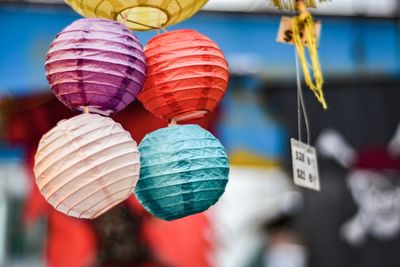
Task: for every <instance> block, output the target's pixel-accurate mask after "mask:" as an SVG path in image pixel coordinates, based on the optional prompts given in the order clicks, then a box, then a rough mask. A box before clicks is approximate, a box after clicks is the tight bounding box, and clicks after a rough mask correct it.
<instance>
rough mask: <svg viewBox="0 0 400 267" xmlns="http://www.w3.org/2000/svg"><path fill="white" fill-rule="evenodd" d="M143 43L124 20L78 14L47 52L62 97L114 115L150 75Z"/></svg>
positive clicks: (79, 106)
mask: <svg viewBox="0 0 400 267" xmlns="http://www.w3.org/2000/svg"><path fill="white" fill-rule="evenodd" d="M145 62H146V60H145V55H144V53H143V47H142V45H141V44H140V43H139V41H138V39H137V38H136V36H135V35H134V34H133V33H131V32H130V31H129V29H127V28H126V27H125V26H124V25H122V24H120V23H118V22H116V21H111V20H105V19H79V20H77V21H75V22H73V23H72V24H71V25H69V26H68V27H66V28H65V29H64V30H63V31H62V32H60V33H59V34H58V35H57V37H56V38H55V40H54V41H53V43H52V44H51V46H50V49H49V51H48V53H47V56H46V76H47V80H48V82H49V84H50V86H51V89H52V90H53V92H54V93H55V95H56V96H57V98H58V99H59V100H60V101H61V102H63V103H64V104H65V105H66V106H68V107H69V108H71V109H73V110H83V107H85V106H86V107H89V109H90V111H91V112H97V113H100V114H104V115H109V114H110V113H114V112H117V111H120V110H122V109H123V108H125V107H126V106H127V105H128V104H129V103H131V102H132V101H134V100H135V98H136V96H137V95H138V94H139V91H140V90H141V89H142V87H143V83H144V80H145V76H146V63H145Z"/></svg>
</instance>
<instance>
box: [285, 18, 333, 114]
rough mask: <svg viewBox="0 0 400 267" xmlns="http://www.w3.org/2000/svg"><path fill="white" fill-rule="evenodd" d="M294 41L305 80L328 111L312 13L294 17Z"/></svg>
mask: <svg viewBox="0 0 400 267" xmlns="http://www.w3.org/2000/svg"><path fill="white" fill-rule="evenodd" d="M292 24H293V25H292V27H293V41H294V45H295V46H296V50H297V54H298V55H299V58H300V62H301V66H302V69H303V74H304V79H305V81H306V84H307V86H308V87H309V88H310V89H311V90H312V91H313V92H314V95H315V97H316V98H317V99H318V101H319V102H320V103H321V104H322V107H323V108H324V109H327V107H328V106H327V104H326V101H325V97H324V93H323V90H322V85H323V83H324V78H323V75H322V71H321V65H320V63H319V57H318V49H317V41H316V37H315V26H314V20H313V18H312V16H311V14H310V13H308V12H302V13H301V14H300V15H299V16H296V17H293V20H292ZM303 29H304V31H303V32H304V34H305V37H306V46H307V49H308V54H309V56H310V60H311V68H312V71H313V78H312V77H311V75H310V70H309V63H308V60H307V57H306V53H305V49H304V43H303V40H302V36H301V30H303Z"/></svg>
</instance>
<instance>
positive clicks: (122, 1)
mask: <svg viewBox="0 0 400 267" xmlns="http://www.w3.org/2000/svg"><path fill="white" fill-rule="evenodd" d="M66 2H67V3H68V4H69V5H70V6H71V7H72V8H73V9H74V10H75V11H76V12H78V13H79V14H81V15H82V16H85V17H92V18H95V17H99V18H106V19H113V20H117V21H119V22H122V23H124V24H125V25H126V26H127V27H128V28H130V29H131V30H138V31H146V30H154V29H160V28H163V27H166V26H170V25H173V24H176V23H178V22H181V21H183V20H185V19H188V18H190V17H191V16H193V15H194V14H195V13H196V12H197V11H199V10H200V9H201V8H202V7H203V6H204V5H205V4H206V3H207V2H208V0H173V1H171V0H108V1H104V0H66Z"/></svg>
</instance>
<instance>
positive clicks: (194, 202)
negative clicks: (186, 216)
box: [149, 190, 224, 218]
mask: <svg viewBox="0 0 400 267" xmlns="http://www.w3.org/2000/svg"><path fill="white" fill-rule="evenodd" d="M223 191H224V190H223ZM211 200H212V199H201V200H189V201H184V202H181V203H179V204H173V205H169V206H162V207H158V208H154V207H153V208H152V209H151V210H152V211H165V210H166V209H169V208H173V207H179V206H182V205H183V204H185V203H193V204H199V203H203V202H207V203H209V202H210V201H211ZM149 203H150V202H149ZM208 207H209V206H208V205H207V207H204V208H205V209H207V208H208ZM197 210H198V208H197V207H193V208H190V209H186V210H185V212H193V211H196V213H198V212H199V211H197ZM201 211H204V210H201ZM201 211H200V212H201ZM177 218H179V217H177Z"/></svg>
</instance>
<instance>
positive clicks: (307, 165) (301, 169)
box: [290, 138, 320, 191]
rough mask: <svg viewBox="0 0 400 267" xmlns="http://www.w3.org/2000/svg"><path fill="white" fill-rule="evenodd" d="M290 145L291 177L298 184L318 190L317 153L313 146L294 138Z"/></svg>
mask: <svg viewBox="0 0 400 267" xmlns="http://www.w3.org/2000/svg"><path fill="white" fill-rule="evenodd" d="M290 144H291V147H292V163H293V179H294V183H295V184H296V185H298V186H302V187H306V188H309V189H313V190H316V191H319V190H320V183H319V173H318V162H317V153H316V151H315V148H314V147H312V146H309V145H306V144H304V143H302V142H300V141H297V140H295V139H293V138H292V139H290Z"/></svg>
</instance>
